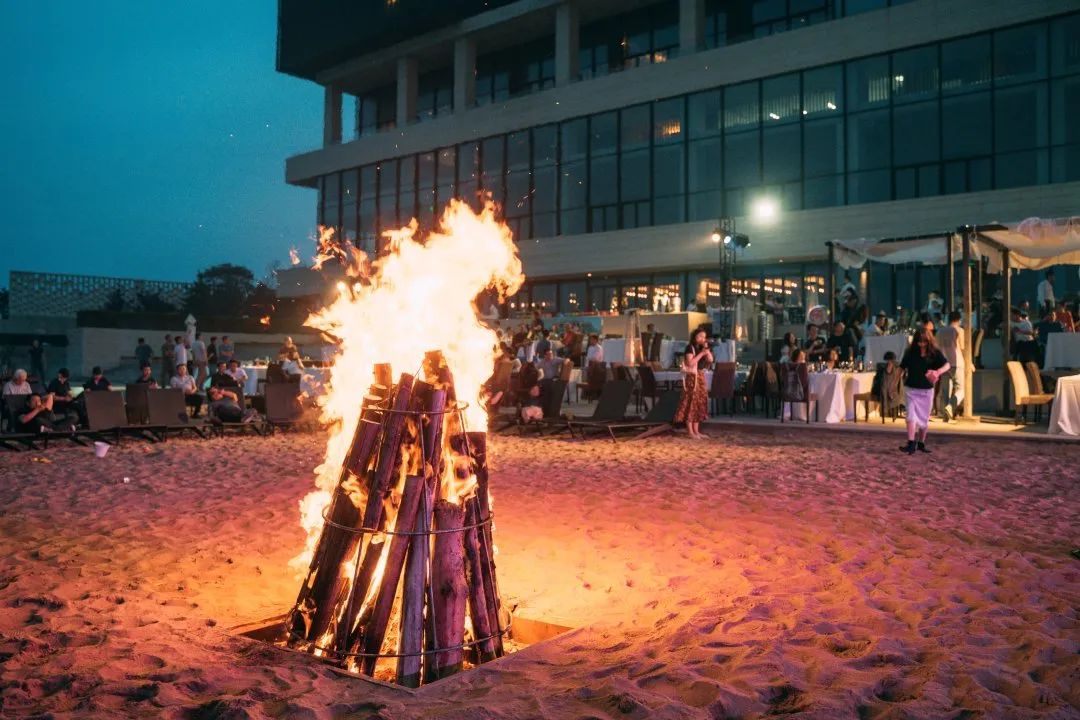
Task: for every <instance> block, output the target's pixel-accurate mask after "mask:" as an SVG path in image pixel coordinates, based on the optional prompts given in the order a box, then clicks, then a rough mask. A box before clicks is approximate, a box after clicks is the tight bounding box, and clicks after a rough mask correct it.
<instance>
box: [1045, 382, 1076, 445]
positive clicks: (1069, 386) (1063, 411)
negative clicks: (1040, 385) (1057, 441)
mask: <svg viewBox="0 0 1080 720" xmlns="http://www.w3.org/2000/svg"><path fill="white" fill-rule="evenodd" d="M1046 432H1048V433H1049V434H1051V435H1080V375H1066V376H1064V377H1060V378H1058V381H1057V391H1056V392H1055V393H1054V407H1053V408H1052V409H1051V411H1050V427H1048V428H1047V429H1046Z"/></svg>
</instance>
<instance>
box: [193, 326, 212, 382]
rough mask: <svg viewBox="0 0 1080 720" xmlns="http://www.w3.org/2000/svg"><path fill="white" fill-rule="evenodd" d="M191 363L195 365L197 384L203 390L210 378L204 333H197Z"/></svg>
mask: <svg viewBox="0 0 1080 720" xmlns="http://www.w3.org/2000/svg"><path fill="white" fill-rule="evenodd" d="M191 361H192V362H193V363H195V384H196V385H197V386H198V387H199V388H200V389H201V388H202V386H203V385H204V384H205V383H206V378H207V377H209V373H208V372H207V354H206V343H204V342H203V340H202V333H200V332H197V333H195V340H194V341H193V342H192V343H191Z"/></svg>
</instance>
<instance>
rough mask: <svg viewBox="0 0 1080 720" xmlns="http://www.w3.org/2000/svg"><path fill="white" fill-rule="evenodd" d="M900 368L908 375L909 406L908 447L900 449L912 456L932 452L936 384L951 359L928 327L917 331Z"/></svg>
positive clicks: (906, 403) (905, 385)
mask: <svg viewBox="0 0 1080 720" xmlns="http://www.w3.org/2000/svg"><path fill="white" fill-rule="evenodd" d="M900 367H901V368H902V369H903V370H904V371H905V373H906V374H905V376H904V407H906V408H907V434H908V442H907V446H906V447H901V448H900V449H901V450H903V451H904V452H906V453H907V454H908V455H913V454H915V451H916V450H919V451H921V452H926V453H928V452H930V451H929V450H928V449H927V448H926V433H927V431H928V430H929V429H930V408H931V406H932V405H933V404H934V385H935V384H937V381H938V378H939V377H941V376H942V375H943V374H944V373H946V372H948V371H949V361H948V360H946V359H945V356H944V355H942V354H941V351H940V350H938V348H937V345H936V344H935V343H934V335H933V333H931V332H930V331H929V330H927V329H926V328H924V327H921V328H919V329H918V330H916V331H915V339H914V340H912V342H911V345H909V346H908V348H907V350H905V351H904V357H903V359H901V360H900Z"/></svg>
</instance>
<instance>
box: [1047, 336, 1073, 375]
mask: <svg viewBox="0 0 1080 720" xmlns="http://www.w3.org/2000/svg"><path fill="white" fill-rule="evenodd" d="M1042 366H1043V368H1044V369H1046V370H1053V369H1054V368H1069V369H1070V370H1071V369H1073V368H1080V333H1070V332H1056V333H1049V334H1048V335H1047V336H1046V356H1045V358H1044V360H1043V364H1042Z"/></svg>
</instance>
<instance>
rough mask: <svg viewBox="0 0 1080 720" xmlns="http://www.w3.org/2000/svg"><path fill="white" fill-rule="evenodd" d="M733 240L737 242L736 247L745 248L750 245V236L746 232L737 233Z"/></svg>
mask: <svg viewBox="0 0 1080 720" xmlns="http://www.w3.org/2000/svg"><path fill="white" fill-rule="evenodd" d="M732 240H733V241H734V242H735V247H737V248H741V249H743V250H745V249H746V248H748V247H750V236H749V235H747V234H745V233H735V235H734V237H733V238H732Z"/></svg>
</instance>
